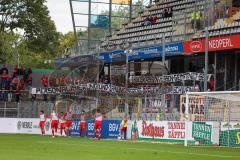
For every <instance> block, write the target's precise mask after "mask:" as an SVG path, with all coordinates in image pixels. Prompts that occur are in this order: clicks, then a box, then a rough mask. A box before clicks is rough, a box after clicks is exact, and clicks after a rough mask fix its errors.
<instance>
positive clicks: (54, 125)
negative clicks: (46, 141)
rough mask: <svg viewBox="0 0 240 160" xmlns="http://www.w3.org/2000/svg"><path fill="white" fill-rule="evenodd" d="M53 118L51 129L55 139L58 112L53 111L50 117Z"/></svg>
mask: <svg viewBox="0 0 240 160" xmlns="http://www.w3.org/2000/svg"><path fill="white" fill-rule="evenodd" d="M50 118H51V128H52V137H53V138H55V135H56V133H57V128H58V115H57V113H56V111H55V110H54V109H53V110H52V113H51V115H50Z"/></svg>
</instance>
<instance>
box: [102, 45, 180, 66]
mask: <svg viewBox="0 0 240 160" xmlns="http://www.w3.org/2000/svg"><path fill="white" fill-rule="evenodd" d="M162 51H163V47H162V46H159V45H155V46H148V47H142V48H133V49H132V51H131V52H129V53H128V60H129V61H131V60H138V59H149V58H157V57H162ZM165 54H166V56H174V55H183V54H184V53H183V43H182V42H177V43H173V44H167V45H166V46H165ZM100 58H101V60H103V61H104V62H105V63H111V62H120V61H125V60H126V53H125V52H124V51H123V50H118V51H112V52H103V53H100Z"/></svg>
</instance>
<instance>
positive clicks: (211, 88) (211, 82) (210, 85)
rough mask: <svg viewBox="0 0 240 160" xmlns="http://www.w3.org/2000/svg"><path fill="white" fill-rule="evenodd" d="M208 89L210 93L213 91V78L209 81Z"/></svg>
mask: <svg viewBox="0 0 240 160" xmlns="http://www.w3.org/2000/svg"><path fill="white" fill-rule="evenodd" d="M209 88H210V91H215V80H214V77H213V76H211V79H210V81H209Z"/></svg>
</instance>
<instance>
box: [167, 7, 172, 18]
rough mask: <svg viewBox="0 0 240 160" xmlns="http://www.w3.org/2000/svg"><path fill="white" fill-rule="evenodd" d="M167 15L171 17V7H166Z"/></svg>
mask: <svg viewBox="0 0 240 160" xmlns="http://www.w3.org/2000/svg"><path fill="white" fill-rule="evenodd" d="M167 17H172V7H170V8H168V11H167Z"/></svg>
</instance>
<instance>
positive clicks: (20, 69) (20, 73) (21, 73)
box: [18, 66, 24, 76]
mask: <svg viewBox="0 0 240 160" xmlns="http://www.w3.org/2000/svg"><path fill="white" fill-rule="evenodd" d="M18 75H19V76H20V75H21V76H22V75H24V68H23V66H21V68H18Z"/></svg>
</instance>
